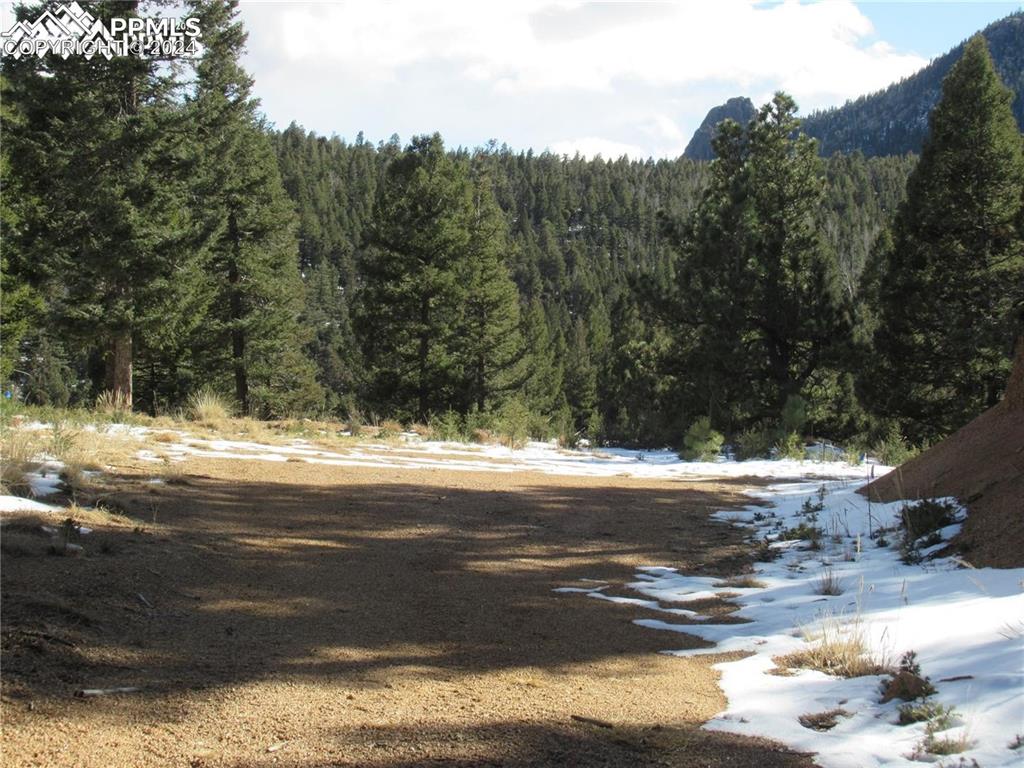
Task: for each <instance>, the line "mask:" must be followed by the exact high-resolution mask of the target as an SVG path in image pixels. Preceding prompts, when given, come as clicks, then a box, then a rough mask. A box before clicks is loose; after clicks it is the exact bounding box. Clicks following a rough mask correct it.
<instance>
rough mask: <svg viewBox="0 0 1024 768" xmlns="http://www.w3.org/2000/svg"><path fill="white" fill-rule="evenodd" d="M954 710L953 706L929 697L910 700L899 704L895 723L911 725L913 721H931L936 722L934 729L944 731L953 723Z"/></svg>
mask: <svg viewBox="0 0 1024 768" xmlns="http://www.w3.org/2000/svg"><path fill="white" fill-rule="evenodd" d="M955 712H956V708H955V707H947V706H945V705H943V704H939V703H937V702H934V701H932V700H931V699H923V700H922V701H912V702H908V703H907V704H900V708H899V713H900V717H899V720H898V721H897V723H896V724H897V725H912V724H913V723H924V722H932V723H935V724H936V728H935V730H937V731H945V730H946V729H948V728H952V727H953V726H954V725H955V723H954V714H955Z"/></svg>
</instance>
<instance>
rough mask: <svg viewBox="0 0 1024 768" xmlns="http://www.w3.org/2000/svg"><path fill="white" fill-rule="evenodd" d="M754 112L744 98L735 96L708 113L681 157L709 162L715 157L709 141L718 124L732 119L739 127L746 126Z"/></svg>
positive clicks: (751, 103)
mask: <svg viewBox="0 0 1024 768" xmlns="http://www.w3.org/2000/svg"><path fill="white" fill-rule="evenodd" d="M756 111H757V109H756V108H755V107H754V103H753V102H752V101H751V100H750V99H748V98H747V97H746V96H737V97H736V98H734V99H729V100H728V101H727V102H725V104H722V105H721V106H718V107H715V108H714V109H712V110H711V111H710V112H708V115H707V117H705V118H704V122H703V123H701V124H700V128H698V129H697V132H696V133H695V134H693V138H692V139H690V143H689V144H687V145H686V150H685V151H684V152H683V157H686V158H689V159H690V160H711V159H712V158H714V156H715V153H714V150H712V149H711V139H713V138H714V136H715V128H716V127H717V126H718V124H719V123H720V122H722V121H723V120H727V119H732V120H735V121H736V122H737V123H739V124H740V125H746V124H747V123H748V122H750V118H752V117H753V116H754V113H755V112H756Z"/></svg>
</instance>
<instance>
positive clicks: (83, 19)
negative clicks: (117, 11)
mask: <svg viewBox="0 0 1024 768" xmlns="http://www.w3.org/2000/svg"><path fill="white" fill-rule="evenodd" d="M118 46H119V41H117V40H116V39H115V38H114V36H113V35H111V33H110V30H109V29H107V27H106V26H105V25H104V24H103V22H101V21H100V20H98V19H96V18H95V17H94V16H93V15H92V14H91V13H89V12H88V11H87V10H85V9H84V8H82V6H81V5H79V4H78V3H77V2H72V3H70V4H63V5H59V6H57V8H56V9H53V10H51V9H49V8H47V9H46V10H45V11H43V13H42V14H40V16H39V17H38V18H37V19H36V20H35V21H32V22H29V21H19V22H17V23H16V24H14V26H12V27H11V28H10V29H8V30H6V31H4V32H2V33H0V50H2V52H3V54H4V55H5V56H11V57H12V58H16V59H18V58H21V57H22V56H27V55H35V56H38V57H40V58H42V57H43V56H45V55H46V54H48V53H55V54H57V55H58V56H60V57H61V58H64V59H67V58H68V57H69V56H71V55H72V54H73V53H81V54H82V55H83V56H85V57H86V58H87V59H89V58H92V57H93V56H94V55H96V54H97V53H99V54H102V55H103V56H106V58H107V59H111V58H113V57H114V55H115V54H116V53H117V52H118Z"/></svg>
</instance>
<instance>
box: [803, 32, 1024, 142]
mask: <svg viewBox="0 0 1024 768" xmlns="http://www.w3.org/2000/svg"><path fill="white" fill-rule="evenodd" d="M982 34H983V35H984V36H985V39H986V40H987V41H988V45H989V50H990V51H991V53H992V60H993V62H994V63H995V65H996V70H998V72H999V75H1000V77H1002V79H1003V83H1004V84H1005V85H1006V86H1007V87H1009V88H1010V89H1011V90H1012V91H1014V93H1016V99H1015V100H1014V102H1013V114H1014V116H1015V117H1016V118H1017V124H1018V125H1020V126H1024V12H1021V13H1015V14H1013V15H1012V16H1007V17H1006V18H1005V19H1001V20H1000V21H997V22H995V23H993V24H990V25H989V26H988V27H986V28H985V29H984V30H983V31H982ZM963 47H964V44H963V43H961V44H960V45H958V46H957V47H956V48H954V49H953V50H951V51H949V53H946V54H943V55H942V56H940V57H939V58H937V59H935V60H934V61H932V63H931V64H929V65H928V66H927V67H925V68H924V69H922V70H921V71H920V72H917V73H916V74H914V75H911V76H910V77H908V78H906V79H904V80H901V81H900V82H898V83H894V84H892V85H890V86H889V87H888V88H886V89H885V90H884V91H879V92H877V93H873V94H870V95H868V96H861V97H860V98H859V99H857V100H856V101H852V102H847V103H846V104H845V105H844V106H842V107H838V108H836V109H830V110H827V111H824V112H816V113H814V114H812V115H810V116H809V117H807V118H805V120H804V123H803V127H804V130H805V131H807V133H808V134H810V135H811V136H814V137H815V138H817V139H818V140H819V141H820V142H821V152H822V154H824V155H830V154H832V153H833V152H852V151H854V150H860V151H861V152H863V153H864V154H865V155H868V156H870V155H902V154H904V153H906V152H920V150H921V145H922V143H923V142H924V137H925V136H926V135H927V133H928V114H929V113H930V112H931V110H932V107H934V106H935V104H936V103H937V102H938V100H939V95H940V93H941V91H942V80H943V78H944V77H945V76H946V73H947V72H949V69H950V67H952V66H953V64H954V63H955V62H956V61H957V60H958V59H959V58H960V55H961V54H962V53H963Z"/></svg>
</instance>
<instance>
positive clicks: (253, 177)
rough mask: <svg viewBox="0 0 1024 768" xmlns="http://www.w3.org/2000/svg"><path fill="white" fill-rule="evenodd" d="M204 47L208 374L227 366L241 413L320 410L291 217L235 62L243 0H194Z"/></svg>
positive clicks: (201, 197) (201, 98)
mask: <svg viewBox="0 0 1024 768" xmlns="http://www.w3.org/2000/svg"><path fill="white" fill-rule="evenodd" d="M192 15H193V16H196V17H198V18H199V20H200V24H201V26H202V29H203V47H204V53H203V57H202V59H201V61H200V62H199V64H198V66H197V67H196V73H197V84H196V92H195V94H194V96H193V98H192V100H191V102H190V107H191V112H192V115H193V119H194V120H195V123H196V125H197V127H198V131H199V135H200V140H201V142H202V145H201V161H200V163H199V166H198V169H197V172H196V174H195V182H194V184H195V187H194V189H195V194H196V197H197V200H198V201H199V204H200V206H201V210H200V213H201V215H202V217H203V225H204V235H205V237H206V245H207V248H208V257H207V260H206V271H207V274H208V276H209V280H210V285H211V287H212V291H213V300H212V302H211V305H210V312H209V315H208V318H207V322H206V323H205V325H204V327H203V329H202V332H201V337H200V338H199V340H198V343H199V344H200V345H201V347H202V348H203V353H202V355H203V357H204V359H205V360H206V362H207V366H208V370H209V371H210V372H211V374H214V375H216V374H223V373H228V372H230V377H231V380H232V381H233V385H234V393H235V397H236V399H237V401H238V404H239V406H240V407H241V409H242V411H243V412H245V413H249V412H253V413H256V414H258V415H261V416H283V415H286V414H288V413H291V412H296V411H304V410H310V409H317V408H322V407H323V404H324V393H323V391H322V390H321V388H320V387H319V385H318V384H317V383H316V380H315V370H314V366H313V365H312V363H311V361H310V360H309V359H308V358H306V357H305V356H304V354H303V352H302V350H303V348H304V347H305V344H306V343H307V342H308V340H309V333H308V332H307V331H304V330H303V329H301V328H300V326H299V325H298V322H297V319H298V316H299V314H300V312H301V311H302V305H303V286H302V282H301V277H300V274H299V271H298V243H297V241H296V238H295V214H294V211H293V208H292V205H291V203H290V201H289V200H288V198H287V196H286V195H285V192H284V188H283V186H282V184H281V177H280V172H279V170H278V166H277V160H276V158H275V157H274V154H273V150H272V148H271V145H270V141H269V138H268V136H267V134H266V128H265V126H264V125H263V124H262V122H261V120H260V118H259V116H258V115H257V113H256V108H257V106H258V102H257V100H256V99H254V98H253V97H252V95H251V89H252V78H251V77H250V76H249V75H248V74H247V73H246V72H245V70H244V69H243V68H242V66H241V64H240V63H239V59H240V57H241V55H242V53H243V51H244V47H245V40H246V33H245V31H244V29H243V28H242V24H241V22H239V21H238V19H237V15H238V3H237V0H195V2H193V4H192Z"/></svg>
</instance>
